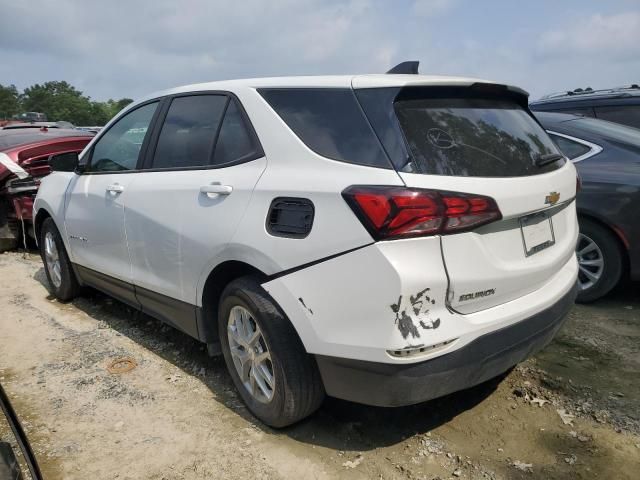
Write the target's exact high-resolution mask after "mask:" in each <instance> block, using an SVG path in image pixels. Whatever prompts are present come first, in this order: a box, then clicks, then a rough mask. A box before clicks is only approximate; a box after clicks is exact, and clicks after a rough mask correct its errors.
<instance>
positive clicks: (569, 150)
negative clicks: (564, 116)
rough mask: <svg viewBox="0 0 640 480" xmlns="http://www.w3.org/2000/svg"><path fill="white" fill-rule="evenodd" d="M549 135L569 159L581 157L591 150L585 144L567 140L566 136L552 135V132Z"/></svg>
mask: <svg viewBox="0 0 640 480" xmlns="http://www.w3.org/2000/svg"><path fill="white" fill-rule="evenodd" d="M549 136H550V137H551V138H552V139H553V141H554V142H556V145H558V148H559V149H560V151H561V152H562V153H564V154H565V155H566V156H567V157H568V158H569V159H570V160H573V159H575V158H578V157H581V156H582V155H584V154H585V153H588V152H589V151H590V150H591V148H590V147H588V146H587V145H584V144H582V143H579V142H575V141H573V140H569V139H568V138H564V137H561V136H559V135H554V134H553V133H551V134H549Z"/></svg>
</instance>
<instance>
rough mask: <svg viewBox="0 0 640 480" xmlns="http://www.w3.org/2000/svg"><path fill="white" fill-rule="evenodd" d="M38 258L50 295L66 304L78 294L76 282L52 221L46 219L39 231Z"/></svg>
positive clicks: (60, 238)
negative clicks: (47, 281)
mask: <svg viewBox="0 0 640 480" xmlns="http://www.w3.org/2000/svg"><path fill="white" fill-rule="evenodd" d="M40 256H41V257H42V262H43V263H44V270H45V272H46V274H47V279H48V280H49V285H50V286H51V291H52V293H53V294H54V295H55V296H56V298H57V299H58V300H62V301H63V302H67V301H69V300H71V299H73V298H75V297H76V296H78V294H79V293H80V286H79V285H78V280H77V279H76V276H75V274H74V273H73V268H72V266H71V261H70V260H69V256H68V255H67V251H66V249H65V248H64V243H63V241H62V237H61V236H60V232H59V231H58V228H57V227H56V224H55V223H54V221H53V219H51V218H47V219H46V220H45V221H44V222H42V228H41V229H40Z"/></svg>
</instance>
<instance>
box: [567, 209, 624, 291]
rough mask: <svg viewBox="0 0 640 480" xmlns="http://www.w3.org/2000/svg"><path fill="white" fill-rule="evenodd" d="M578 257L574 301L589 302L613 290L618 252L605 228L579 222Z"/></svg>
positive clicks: (617, 274)
mask: <svg viewBox="0 0 640 480" xmlns="http://www.w3.org/2000/svg"><path fill="white" fill-rule="evenodd" d="M576 255H577V257H578V265H579V271H578V284H579V286H580V291H579V292H578V298H577V301H578V302H592V301H594V300H597V299H598V298H601V297H603V296H604V295H606V294H607V293H609V292H610V291H611V289H612V288H613V287H615V286H616V285H617V283H618V281H619V280H620V276H621V275H622V252H621V250H620V245H619V243H618V241H617V239H616V238H615V237H614V235H613V233H611V232H610V231H609V230H608V229H606V228H604V227H602V226H600V225H598V224H597V223H595V222H593V221H591V220H588V219H580V234H579V236H578V243H577V245H576Z"/></svg>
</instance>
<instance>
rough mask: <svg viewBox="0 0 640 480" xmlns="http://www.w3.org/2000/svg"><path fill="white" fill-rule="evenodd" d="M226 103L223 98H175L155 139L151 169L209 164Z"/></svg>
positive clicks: (203, 96) (197, 96)
mask: <svg viewBox="0 0 640 480" xmlns="http://www.w3.org/2000/svg"><path fill="white" fill-rule="evenodd" d="M226 104H227V97H226V96H225V95H192V96H188V97H177V98H174V99H173V100H172V102H171V106H170V107H169V111H168V112H167V117H166V118H165V120H164V124H163V125H162V130H161V131H160V136H159V137H158V144H157V146H156V150H155V154H154V157H153V163H152V166H151V168H187V167H200V166H206V165H209V164H210V163H211V155H212V153H213V146H214V145H213V144H214V142H215V139H216V134H217V132H218V127H219V125H220V120H221V118H222V114H223V113H224V109H225V106H226Z"/></svg>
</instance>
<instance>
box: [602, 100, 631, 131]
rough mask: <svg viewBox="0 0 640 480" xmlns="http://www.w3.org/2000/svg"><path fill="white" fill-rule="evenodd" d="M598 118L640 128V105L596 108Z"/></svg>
mask: <svg viewBox="0 0 640 480" xmlns="http://www.w3.org/2000/svg"><path fill="white" fill-rule="evenodd" d="M596 116H597V117H598V118H600V119H602V120H609V121H610V122H615V123H621V124H622V125H628V126H629V127H635V128H640V105H624V106H623V105H620V106H614V107H596Z"/></svg>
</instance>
